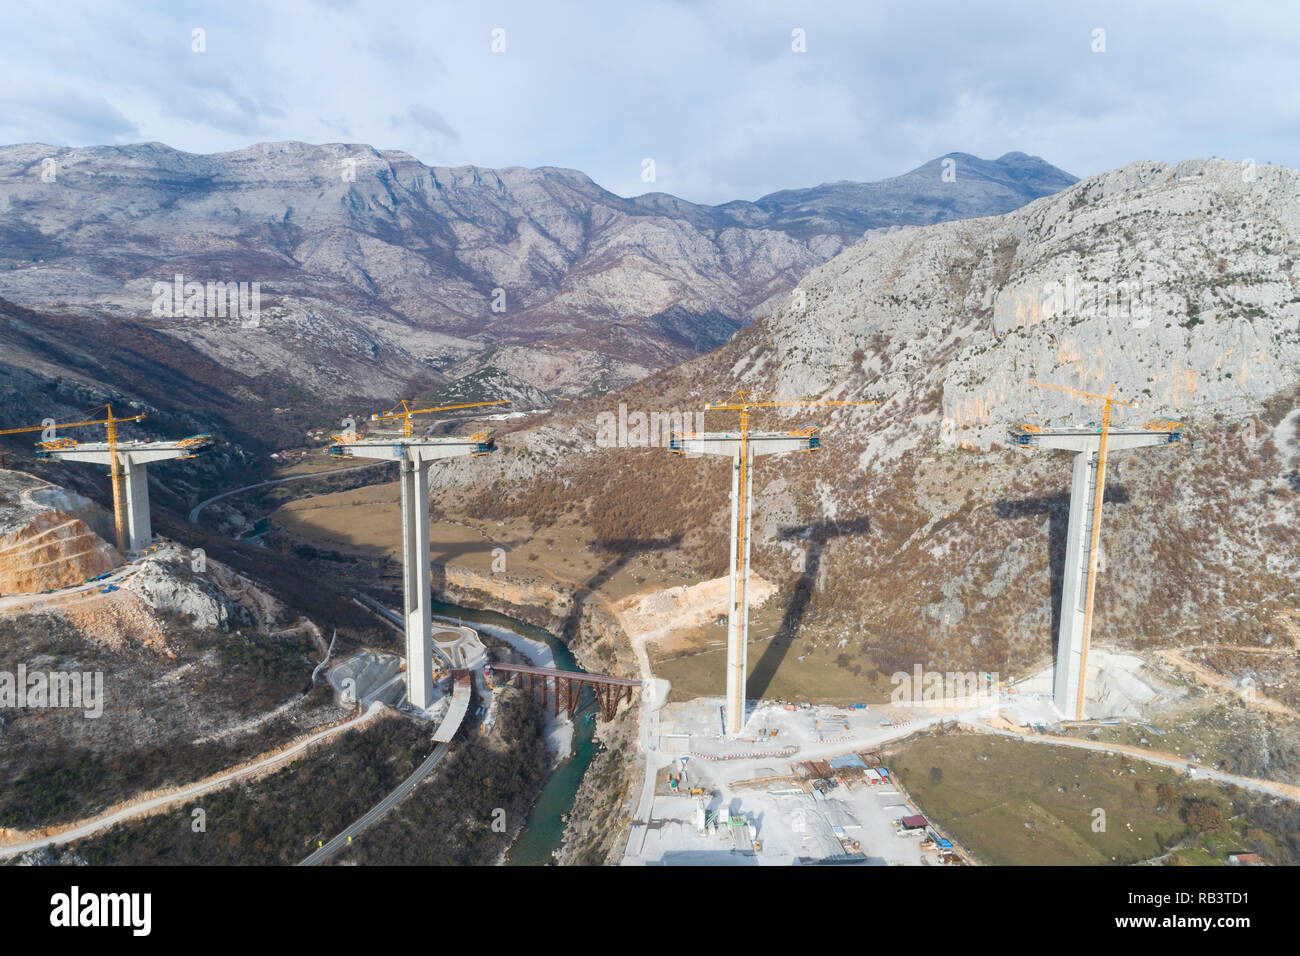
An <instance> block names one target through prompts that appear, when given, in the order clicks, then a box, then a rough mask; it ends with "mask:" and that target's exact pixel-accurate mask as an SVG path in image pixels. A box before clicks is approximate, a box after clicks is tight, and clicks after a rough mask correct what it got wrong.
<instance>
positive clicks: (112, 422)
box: [0, 405, 145, 554]
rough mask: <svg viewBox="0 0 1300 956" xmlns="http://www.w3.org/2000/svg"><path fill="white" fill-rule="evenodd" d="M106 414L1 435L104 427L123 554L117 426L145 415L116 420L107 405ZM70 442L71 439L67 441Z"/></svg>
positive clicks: (9, 430)
mask: <svg viewBox="0 0 1300 956" xmlns="http://www.w3.org/2000/svg"><path fill="white" fill-rule="evenodd" d="M103 407H104V412H105V414H106V416H107V417H105V418H101V419H96V420H95V421H84V422H63V423H58V422H53V421H51V422H48V423H47V424H43V425H30V426H27V427H24V428H6V429H4V430H3V431H0V435H19V434H22V433H24V432H43V431H46V430H57V429H60V428H82V427H85V426H88V425H103V426H104V428H105V431H106V432H107V441H108V462H109V473H110V475H111V476H112V484H113V525H114V530H115V531H116V532H117V550H119V551H121V552H122V553H123V554H125V553H126V508H125V495H124V494H123V491H122V464H121V462H119V461H118V460H117V426H118V425H120V424H122V423H123V422H139V421H143V420H144V418H145V416H144V414H143V413H142V414H139V415H131V416H129V417H127V418H114V417H113V406H112V405H105V406H103ZM65 440H67V441H70V439H65ZM49 444H51V442H41V443H40V445H42V446H44V445H49Z"/></svg>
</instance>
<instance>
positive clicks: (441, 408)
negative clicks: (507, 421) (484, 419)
mask: <svg viewBox="0 0 1300 956" xmlns="http://www.w3.org/2000/svg"><path fill="white" fill-rule="evenodd" d="M509 404H510V402H509V401H508V400H503V401H499V402H470V403H469V404H466V405H438V406H435V407H433V408H412V407H411V403H410V402H408V401H407V400H406V399H402V400H401V401H400V402H398V403H397V404H396V405H394V406H393V407H392V408H390V409H389V410H388V411H386V412H383V413H382V414H376V415H371V416H370V420H371V421H372V422H382V421H389V420H392V419H397V418H400V419H401V420H402V437H403V438H410V437H412V433H413V429H412V426H411V418H412V417H413V416H415V415H427V414H428V413H429V412H450V411H453V410H455V409H458V408H480V407H482V406H484V405H509ZM399 409H400V411H399Z"/></svg>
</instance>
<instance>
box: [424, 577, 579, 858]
mask: <svg viewBox="0 0 1300 956" xmlns="http://www.w3.org/2000/svg"><path fill="white" fill-rule="evenodd" d="M432 609H433V613H434V614H437V615H441V616H443V617H447V618H454V619H457V620H462V621H465V622H466V623H469V624H489V625H493V626H495V627H502V628H506V629H507V630H511V631H514V632H515V633H516V634H522V635H523V636H524V637H529V638H532V639H534V640H539V641H545V642H546V644H547V645H548V646H549V647H550V649H551V653H552V654H554V655H555V666H556V667H558V668H560V669H561V670H570V671H581V670H582V668H581V667H579V666H578V662H577V661H575V660H574V659H573V655H572V654H571V653H569V649H568V647H566V646H565V645H564V644H563V643H562V642H561V641H560V640H558V639H557V638H556V637H555V635H554V634H552V633H550V632H549V631H545V630H542V629H541V628H540V627H534V626H533V625H531V624H524V623H523V622H522V621H516V620H515V619H514V618H510V617H506V616H505V615H504V614H498V613H496V612H495V611H479V610H475V609H473V608H462V607H457V606H456V605H454V604H443V603H442V602H441V601H434V602H433V604H432ZM489 635H490V632H489ZM592 704H593V695H592V693H591V691H590V690H584V691H583V692H582V697H581V698H580V700H579V704H578V719H577V721H576V722H575V725H574V728H573V756H571V757H569V758H568V759H566V760H564V761H563V762H561V763H560V765H559V766H558V767H556V768H555V770H554V771H553V772H552V773H551V776H550V778H549V779H548V780H547V781H546V786H545V787H543V788H542V792H541V794H540V795H539V796H538V798H537V803H536V805H534V807H533V809H532V812H531V813H530V814H529V817H528V822H527V823H526V824H525V825H524V829H523V831H522V832H521V833H520V834H519V837H518V839H516V840H515V842H514V845H513V846H512V847H511V848H510V852H509V853H508V854H507V856H506V865H507V866H546V865H547V864H548V863H552V862H554V861H553V860H552V858H551V852H552V851H553V850H557V849H559V847H560V838H561V837H562V836H563V834H564V819H563V818H564V815H565V814H566V813H568V812H569V811H570V810H571V809H572V808H573V801H574V798H575V797H576V796H577V793H578V785H579V784H580V783H582V776H583V774H585V773H586V772H587V767H588V766H589V765H590V764H591V758H592V757H594V756H595V755H596V741H595V739H594V735H595V731H596V722H595V720H593V719H591V718H592V714H594V712H595V710H594V707H593V706H592Z"/></svg>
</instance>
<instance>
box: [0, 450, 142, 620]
mask: <svg viewBox="0 0 1300 956" xmlns="http://www.w3.org/2000/svg"><path fill="white" fill-rule="evenodd" d="M91 524H94V525H95V526H96V528H97V529H99V530H100V531H106V530H110V529H111V528H112V518H111V516H108V515H107V514H105V513H104V512H103V510H102V509H101V508H99V507H98V506H97V505H95V504H94V503H93V502H91V501H89V500H88V499H86V498H83V497H81V496H80V495H77V494H75V493H73V492H69V491H67V490H66V489H63V488H59V487H58V486H57V485H51V484H48V483H46V482H44V481H41V480H40V479H39V478H34V477H32V476H31V475H25V474H23V473H21V472H16V471H0V594H32V593H35V592H39V591H44V590H46V589H47V588H58V587H64V586H66V585H69V584H79V583H81V582H82V581H84V580H85V579H86V578H89V577H94V576H95V575H97V574H103V573H104V572H105V571H111V570H112V569H113V568H115V567H118V566H119V565H121V564H122V556H121V555H120V554H119V553H118V552H117V549H116V548H114V547H113V546H112V545H111V544H109V543H108V542H107V541H105V540H104V539H103V538H102V537H100V535H99V534H97V533H96V528H92V527H91ZM110 533H111V531H110Z"/></svg>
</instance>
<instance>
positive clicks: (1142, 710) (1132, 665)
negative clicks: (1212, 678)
mask: <svg viewBox="0 0 1300 956" xmlns="http://www.w3.org/2000/svg"><path fill="white" fill-rule="evenodd" d="M1014 688H1015V690H1016V693H1015V694H1013V695H1010V696H1008V697H1006V698H1005V706H1004V708H1003V709H1004V711H1006V713H1007V716H1008V718H1010V719H1011V720H1012V721H1013V722H1015V723H1019V724H1030V723H1034V722H1038V721H1041V722H1042V723H1045V724H1049V725H1050V724H1053V723H1056V722H1057V721H1058V720H1060V719H1061V715H1060V714H1058V713H1057V712H1056V711H1055V710H1054V709H1053V707H1052V667H1051V666H1050V665H1049V666H1048V667H1044V668H1043V669H1042V670H1040V671H1037V672H1036V673H1034V674H1032V675H1030V676H1029V677H1027V678H1025V679H1024V680H1021V681H1018V682H1016V683H1015V685H1014ZM1087 688H1088V696H1087V697H1085V698H1084V701H1083V714H1084V717H1085V718H1088V719H1098V718H1107V717H1129V718H1134V719H1143V718H1147V717H1150V716H1151V714H1152V713H1153V712H1156V711H1159V710H1162V709H1163V708H1164V707H1166V706H1167V705H1168V704H1170V703H1172V702H1174V701H1176V700H1177V699H1179V698H1181V697H1184V696H1186V691H1185V690H1183V689H1182V688H1179V687H1176V686H1174V685H1172V684H1170V683H1168V682H1167V681H1164V680H1161V679H1160V677H1159V676H1158V675H1156V674H1154V673H1152V671H1151V668H1150V667H1149V666H1148V665H1147V663H1146V662H1145V661H1144V660H1142V658H1140V657H1135V656H1134V655H1132V654H1124V653H1121V652H1117V651H1111V650H1107V649H1106V648H1104V647H1098V646H1096V645H1093V646H1092V647H1091V648H1090V649H1089V651H1088V675H1087Z"/></svg>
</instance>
